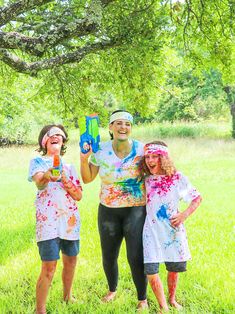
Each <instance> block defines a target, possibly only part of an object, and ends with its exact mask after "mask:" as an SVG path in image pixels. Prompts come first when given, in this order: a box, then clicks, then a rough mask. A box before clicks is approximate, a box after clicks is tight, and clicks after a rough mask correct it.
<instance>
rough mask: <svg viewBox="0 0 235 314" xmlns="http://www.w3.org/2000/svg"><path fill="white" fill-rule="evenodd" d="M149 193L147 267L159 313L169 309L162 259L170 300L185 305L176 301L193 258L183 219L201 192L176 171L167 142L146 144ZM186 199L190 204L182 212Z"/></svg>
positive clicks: (146, 184) (178, 306) (147, 186)
mask: <svg viewBox="0 0 235 314" xmlns="http://www.w3.org/2000/svg"><path fill="white" fill-rule="evenodd" d="M143 169H144V170H145V174H146V179H145V186H146V194H147V204H146V210H147V216H146V221H145V225H144V230H143V246H144V269H145V273H146V275H147V277H148V280H149V283H150V285H151V287H152V290H153V292H154V294H155V296H156V298H157V300H158V303H159V306H160V312H159V313H162V311H163V313H165V312H168V311H169V309H168V305H167V302H166V298H165V295H164V289H163V286H162V282H161V280H160V277H159V275H158V272H159V263H165V265H166V269H167V271H168V276H167V284H168V301H169V304H170V305H171V306H172V307H175V308H177V309H180V308H181V307H182V306H181V305H180V304H179V303H177V301H176V296H175V295H176V287H177V282H178V273H179V272H184V271H186V261H187V260H189V259H190V258H191V256H190V252H189V248H188V243H187V237H186V232H185V228H184V224H183V222H184V221H185V220H186V219H187V218H188V217H189V216H190V215H191V214H192V213H193V212H194V211H195V210H196V209H197V207H198V206H199V204H200V202H201V196H200V194H199V193H198V192H197V190H196V189H195V188H194V187H193V186H192V185H191V184H190V182H189V181H188V179H187V178H186V177H185V176H184V175H183V174H182V173H181V172H179V171H176V169H175V167H174V165H173V163H172V161H171V159H170V158H169V153H168V147H167V145H166V144H165V143H164V142H161V141H154V142H151V143H148V144H146V145H145V146H144V163H143ZM181 199H183V200H184V201H185V202H187V203H190V205H189V206H188V207H187V208H186V210H184V211H183V212H179V202H180V200H181Z"/></svg>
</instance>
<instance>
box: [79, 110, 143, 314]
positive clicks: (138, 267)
mask: <svg viewBox="0 0 235 314" xmlns="http://www.w3.org/2000/svg"><path fill="white" fill-rule="evenodd" d="M132 124H133V117H132V115H131V114H130V113H129V112H127V111H124V110H117V111H115V112H113V113H112V114H111V116H110V121H109V132H110V135H111V141H108V142H104V143H101V145H100V150H99V151H98V152H97V153H95V154H92V151H91V148H90V151H89V152H88V153H87V154H82V153H81V175H82V178H83V181H84V183H89V182H91V181H93V180H94V179H95V177H96V176H97V174H98V173H99V175H100V178H101V192H100V205H99V212H98V226H99V234H100V242H101V249H102V258H103V267H104V271H105V275H106V278H107V281H108V286H109V291H108V293H107V294H106V295H105V296H104V297H103V299H102V301H103V302H109V301H112V300H113V299H114V298H115V296H116V289H117V284H118V264H117V259H118V255H119V249H120V246H121V243H122V240H123V238H125V241H126V249H127V258H128V262H129V265H130V267H131V273H132V277H133V281H134V283H135V286H136V290H137V295H138V305H137V308H138V309H140V310H141V309H144V308H147V307H148V304H147V301H146V285H147V281H146V276H145V275H144V269H143V246H142V231H143V225H144V221H145V216H146V210H145V189H144V182H143V180H142V176H141V171H140V167H139V166H140V161H141V159H142V157H143V154H144V151H143V144H142V143H140V142H139V141H136V140H131V139H130V134H131V128H132ZM91 154H92V155H91ZM90 155H91V158H90V161H89V162H88V158H89V156H90Z"/></svg>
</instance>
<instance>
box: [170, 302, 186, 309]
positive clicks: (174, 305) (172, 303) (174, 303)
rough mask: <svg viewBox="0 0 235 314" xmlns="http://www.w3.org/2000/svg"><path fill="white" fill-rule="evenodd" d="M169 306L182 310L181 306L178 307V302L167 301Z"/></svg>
mask: <svg viewBox="0 0 235 314" xmlns="http://www.w3.org/2000/svg"><path fill="white" fill-rule="evenodd" d="M169 303H170V305H171V306H172V307H174V308H176V309H177V310H182V309H183V306H182V305H180V304H179V303H178V302H176V301H175V300H173V301H169Z"/></svg>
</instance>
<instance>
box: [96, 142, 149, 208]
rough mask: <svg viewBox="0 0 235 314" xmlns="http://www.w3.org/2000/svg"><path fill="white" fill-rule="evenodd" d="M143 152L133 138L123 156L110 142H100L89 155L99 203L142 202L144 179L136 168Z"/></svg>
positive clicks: (126, 205)
mask: <svg viewBox="0 0 235 314" xmlns="http://www.w3.org/2000/svg"><path fill="white" fill-rule="evenodd" d="M143 154H144V150H143V144H142V143H141V142H139V141H135V140H133V141H132V149H131V152H130V154H129V155H128V156H127V157H125V158H123V159H120V158H119V157H117V155H116V154H115V152H114V150H113V147H112V141H108V142H104V143H101V144H100V150H98V152H97V153H95V154H92V156H91V159H90V162H91V163H92V164H93V165H95V166H97V167H99V175H100V178H101V191H100V203H101V204H103V205H105V206H107V207H132V206H143V205H145V188H144V181H143V180H142V178H141V175H140V169H139V163H140V160H141V159H142V157H143Z"/></svg>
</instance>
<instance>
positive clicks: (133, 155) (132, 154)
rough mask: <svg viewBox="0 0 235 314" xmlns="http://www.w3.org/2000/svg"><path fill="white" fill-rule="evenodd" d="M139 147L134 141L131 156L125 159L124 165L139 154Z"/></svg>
mask: <svg viewBox="0 0 235 314" xmlns="http://www.w3.org/2000/svg"><path fill="white" fill-rule="evenodd" d="M137 145H138V143H137V142H136V141H133V145H132V149H131V152H130V155H128V156H127V157H126V158H124V159H123V163H126V162H128V161H129V160H130V159H132V158H134V157H135V156H136V155H137V152H136V148H137Z"/></svg>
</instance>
